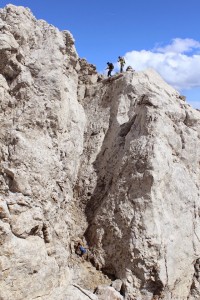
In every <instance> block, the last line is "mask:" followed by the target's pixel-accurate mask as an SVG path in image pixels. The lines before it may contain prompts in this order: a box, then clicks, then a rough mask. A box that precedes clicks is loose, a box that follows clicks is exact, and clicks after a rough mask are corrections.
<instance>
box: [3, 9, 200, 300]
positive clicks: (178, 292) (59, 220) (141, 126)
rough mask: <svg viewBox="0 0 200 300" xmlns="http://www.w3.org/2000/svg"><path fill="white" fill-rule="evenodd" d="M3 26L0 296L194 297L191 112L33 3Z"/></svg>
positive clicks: (198, 130)
mask: <svg viewBox="0 0 200 300" xmlns="http://www.w3.org/2000/svg"><path fill="white" fill-rule="evenodd" d="M0 20H1V21H0V58H1V59H0V95H1V96H0V99H1V102H0V104H1V112H0V119H1V130H0V143H1V152H0V182H1V185H0V188H1V191H0V192H1V194H0V243H1V247H0V268H1V278H0V280H1V281H0V298H1V299H2V300H8V299H15V300H18V299H30V300H31V299H35V298H37V299H41V300H45V299H48V300H49V299H50V300H53V299H57V300H58V299H59V300H60V299H63V300H64V299H73V300H78V299H81V300H84V299H96V300H98V299H99V300H101V299H104V300H105V299H107V300H109V299H113V300H114V299H126V300H131V299H137V300H139V299H141V300H149V299H166V300H168V299H173V300H174V299H180V300H186V299H190V300H193V299H198V298H199V297H200V288H199V259H200V252H199V250H200V249H199V247H200V226H199V207H200V199H199V182H200V180H199V179H200V170H199V169H200V150H199V149H200V147H199V146H200V113H199V112H198V111H197V110H194V109H192V108H191V107H190V106H189V105H188V104H186V103H185V101H184V98H183V97H181V96H180V95H179V94H178V92H177V91H175V90H174V89H173V88H172V87H170V86H169V85H167V84H166V83H165V82H164V81H163V80H162V79H161V78H160V76H159V75H158V74H156V73H155V72H154V71H153V70H147V71H144V72H138V73H136V72H133V71H132V70H130V71H128V72H126V73H123V75H115V76H113V78H111V79H105V78H103V76H101V75H99V74H98V73H97V72H96V68H95V67H94V66H93V65H91V64H88V63H87V61H86V60H84V59H80V58H79V57H78V55H77V53H76V50H75V47H74V40H73V37H72V35H71V34H70V33H69V32H68V31H63V32H60V31H59V30H58V29H56V28H55V27H53V26H52V25H49V24H47V23H46V22H45V21H42V20H36V19H35V18H34V17H33V15H32V14H31V12H30V11H29V10H28V9H25V8H23V7H15V6H13V5H8V6H7V7H6V8H4V9H1V10H0ZM80 238H82V239H86V240H87V243H88V245H89V247H90V255H89V258H88V261H82V260H81V259H80V258H79V257H78V256H77V255H76V254H75V253H74V244H75V243H76V240H77V239H80ZM111 279H112V287H102V286H99V285H101V284H105V285H107V286H108V285H110V283H111ZM114 279H117V280H118V281H113V280H114ZM98 286H99V287H98ZM97 287H98V289H96V288H97ZM95 289H96V293H95V294H94V290H95Z"/></svg>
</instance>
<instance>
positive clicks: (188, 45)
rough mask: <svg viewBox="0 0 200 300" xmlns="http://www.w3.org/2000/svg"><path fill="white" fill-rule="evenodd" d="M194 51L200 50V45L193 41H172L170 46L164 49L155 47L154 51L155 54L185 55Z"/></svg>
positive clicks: (177, 39)
mask: <svg viewBox="0 0 200 300" xmlns="http://www.w3.org/2000/svg"><path fill="white" fill-rule="evenodd" d="M194 49H200V43H199V42H198V41H195V40H193V39H179V38H176V39H173V40H172V43H171V44H170V45H167V46H165V47H156V48H155V49H154V50H155V51H156V52H161V53H166V52H173V53H186V52H191V51H193V50H194Z"/></svg>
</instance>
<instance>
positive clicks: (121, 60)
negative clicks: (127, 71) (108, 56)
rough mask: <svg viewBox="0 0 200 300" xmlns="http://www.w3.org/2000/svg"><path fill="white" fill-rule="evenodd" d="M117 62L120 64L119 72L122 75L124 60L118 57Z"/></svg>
mask: <svg viewBox="0 0 200 300" xmlns="http://www.w3.org/2000/svg"><path fill="white" fill-rule="evenodd" d="M118 62H119V64H120V72H121V73H122V72H123V67H124V65H125V59H124V58H123V57H122V56H118Z"/></svg>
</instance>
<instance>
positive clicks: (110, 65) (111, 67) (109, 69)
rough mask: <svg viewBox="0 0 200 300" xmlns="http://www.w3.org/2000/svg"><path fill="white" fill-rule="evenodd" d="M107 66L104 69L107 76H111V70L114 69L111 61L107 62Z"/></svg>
mask: <svg viewBox="0 0 200 300" xmlns="http://www.w3.org/2000/svg"><path fill="white" fill-rule="evenodd" d="M107 65H108V67H107V68H106V70H108V77H111V76H112V75H111V72H112V71H113V70H114V66H113V64H112V63H110V62H107Z"/></svg>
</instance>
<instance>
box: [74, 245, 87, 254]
mask: <svg viewBox="0 0 200 300" xmlns="http://www.w3.org/2000/svg"><path fill="white" fill-rule="evenodd" d="M86 252H87V250H86V248H84V247H83V246H82V244H81V243H78V245H77V251H76V253H77V254H79V255H80V256H81V257H82V256H83V255H84V254H85V253H86Z"/></svg>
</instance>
